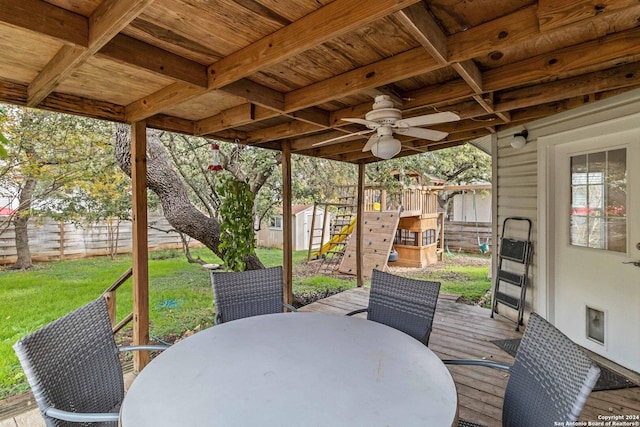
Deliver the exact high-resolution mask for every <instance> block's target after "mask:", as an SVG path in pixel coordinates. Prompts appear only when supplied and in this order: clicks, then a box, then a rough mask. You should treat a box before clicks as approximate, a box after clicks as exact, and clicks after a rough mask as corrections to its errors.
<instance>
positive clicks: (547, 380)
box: [443, 313, 600, 427]
mask: <svg viewBox="0 0 640 427" xmlns="http://www.w3.org/2000/svg"><path fill="white" fill-rule="evenodd" d="M443 362H444V363H445V364H449V365H476V366H487V367H491V368H497V369H502V370H505V371H508V372H509V380H508V381H507V387H506V389H505V393H504V401H503V404H502V425H503V426H509V427H511V426H518V427H521V426H553V425H558V424H559V423H562V425H569V422H575V421H576V420H577V419H578V416H579V415H580V412H581V411H582V408H583V407H584V404H585V402H586V400H587V398H588V397H589V394H590V393H591V390H592V389H593V386H594V385H595V384H596V381H597V380H598V377H599V376H600V368H599V367H598V365H596V364H595V363H594V362H593V361H592V360H591V359H590V358H589V357H588V356H587V355H586V354H585V353H584V351H583V350H582V349H581V348H580V347H578V345H576V344H575V343H574V342H572V341H571V340H570V339H569V338H568V337H567V336H566V335H564V334H563V333H562V332H560V331H559V330H558V329H556V328H555V327H554V326H553V325H552V324H551V323H549V322H547V321H546V320H545V319H543V318H542V317H541V316H540V315H538V314H536V313H532V314H531V316H530V317H529V322H528V324H527V328H526V330H525V332H524V335H523V337H522V341H521V343H520V346H519V347H518V352H517V353H516V357H515V361H514V364H513V365H512V366H507V365H503V364H499V363H496V362H491V361H487V360H443ZM458 425H459V426H461V427H479V426H480V424H474V423H472V422H469V421H462V420H461V421H459V424H458Z"/></svg>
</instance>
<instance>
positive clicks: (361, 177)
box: [356, 162, 367, 288]
mask: <svg viewBox="0 0 640 427" xmlns="http://www.w3.org/2000/svg"><path fill="white" fill-rule="evenodd" d="M366 167H367V165H366V164H365V163H364V162H360V163H358V204H357V207H356V210H357V218H358V219H357V220H356V277H357V283H358V287H359V288H361V287H362V286H363V285H364V272H363V271H362V265H363V263H364V260H363V259H362V239H363V238H364V232H363V230H364V221H363V219H364V181H365V179H366V176H365V168H366Z"/></svg>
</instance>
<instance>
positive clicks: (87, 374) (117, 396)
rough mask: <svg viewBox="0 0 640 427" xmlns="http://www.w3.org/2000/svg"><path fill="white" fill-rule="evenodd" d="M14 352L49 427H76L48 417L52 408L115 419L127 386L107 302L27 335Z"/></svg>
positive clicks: (104, 424)
mask: <svg viewBox="0 0 640 427" xmlns="http://www.w3.org/2000/svg"><path fill="white" fill-rule="evenodd" d="M13 348H14V350H15V352H16V354H17V355H18V359H19V360H20V363H21V364H22V367H23V369H24V371H25V374H26V376H27V380H28V381H29V385H30V386H31V390H32V391H33V394H34V397H35V399H36V402H37V403H38V407H39V408H40V411H41V412H42V414H43V417H44V419H45V421H46V425H47V426H77V425H78V424H77V423H73V422H68V421H62V420H59V419H56V418H53V417H50V416H48V415H47V414H46V412H47V410H48V409H51V408H55V409H61V410H65V411H70V412H81V413H114V414H115V416H116V417H117V414H118V411H119V408H120V404H121V403H122V399H123V397H124V381H123V376H122V367H121V365H120V360H119V359H118V353H119V351H118V348H117V346H116V343H115V340H114V338H113V333H112V331H111V322H110V320H109V314H108V311H107V304H106V302H105V300H104V298H102V297H100V298H98V299H97V300H95V301H93V302H91V303H89V304H87V305H85V306H83V307H80V308H79V309H77V310H75V311H73V312H71V313H69V314H67V315H66V316H64V317H62V318H60V319H58V320H55V321H54V322H52V323H50V324H48V325H46V326H44V327H42V328H41V329H38V330H37V331H35V332H33V333H31V334H29V335H27V336H26V337H24V338H22V339H21V340H20V341H18V342H17V343H16V344H15V345H14V346H13ZM116 419H117V418H116ZM84 425H91V426H114V427H115V426H117V425H118V423H117V422H103V423H92V424H84Z"/></svg>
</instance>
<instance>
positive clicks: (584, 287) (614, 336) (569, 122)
mask: <svg viewBox="0 0 640 427" xmlns="http://www.w3.org/2000/svg"><path fill="white" fill-rule="evenodd" d="M524 127H526V129H527V130H528V131H529V137H528V139H527V140H528V143H527V145H526V146H525V148H523V149H521V150H515V149H513V148H512V147H510V141H511V138H512V136H513V134H514V133H516V132H519V131H520V130H522V128H523V127H522V126H521V127H516V128H513V129H511V130H508V131H503V132H501V133H500V134H498V135H497V136H495V137H494V139H493V142H492V156H493V161H494V189H495V190H494V200H493V202H494V208H495V210H494V223H495V224H496V226H497V227H496V230H495V232H494V233H495V236H496V237H499V235H500V233H501V231H502V222H503V221H504V218H506V217H508V216H525V217H528V218H530V219H531V220H532V221H533V224H534V228H533V245H534V256H533V265H532V268H531V269H530V282H529V288H528V291H527V311H531V310H534V311H536V312H539V313H540V314H542V315H543V316H544V317H546V318H548V319H549V320H550V321H551V322H552V323H561V322H560V319H558V318H556V317H557V313H560V314H562V310H561V307H560V306H559V305H558V304H559V302H558V299H557V298H558V297H557V296H556V295H555V294H554V292H556V290H555V288H554V286H557V285H554V279H555V273H554V271H555V269H559V268H561V267H560V265H556V262H555V256H554V253H555V250H556V249H555V244H554V242H555V240H556V239H557V238H558V236H557V235H556V234H555V233H556V225H555V224H554V223H553V221H552V220H553V215H552V214H553V212H555V211H554V207H553V206H550V205H551V204H552V202H551V201H549V194H554V192H556V191H559V189H556V188H554V185H555V180H554V178H553V176H554V175H555V172H556V170H557V168H558V166H556V165H555V164H554V161H555V157H554V156H555V155H556V154H555V150H556V147H560V146H561V145H564V144H565V143H570V142H572V141H583V140H586V139H589V140H591V141H592V143H593V141H595V142H596V143H597V141H600V140H609V141H611V140H612V139H616V138H617V135H620V132H624V133H626V134H627V135H628V134H629V133H630V134H631V135H632V140H633V142H632V143H631V144H635V143H637V144H640V90H635V91H632V92H628V93H626V94H622V95H619V96H615V97H612V98H609V99H605V100H601V101H598V102H594V103H592V104H588V105H585V106H582V107H579V108H576V109H574V110H569V111H566V112H563V113H560V114H557V115H556V116H552V117H548V118H545V119H542V120H538V121H535V122H531V123H527V124H525V126H524ZM627 140H628V139H627ZM632 146H633V145H632ZM627 167H628V168H630V169H631V168H638V167H640V166H639V165H638V164H628V165H627ZM629 191H630V193H629V194H633V195H632V196H631V197H637V193H638V192H637V189H636V188H635V187H633V186H630V188H629ZM632 192H633V193H632ZM628 227H630V229H632V230H637V229H638V224H630V223H629V224H628ZM635 233H636V235H637V231H635ZM633 238H634V237H632V239H633ZM494 241H495V242H498V239H497V238H496V239H494ZM629 243H630V244H629V248H630V250H629V253H628V254H627V255H626V257H627V258H628V259H626V261H637V260H638V259H639V258H640V253H639V251H638V250H636V249H635V244H636V241H635V240H634V241H632V242H629ZM493 253H497V248H496V247H494V248H493ZM605 257H607V255H605ZM618 258H619V257H618ZM496 263H497V261H496V260H494V268H495V265H496ZM613 264H615V265H613ZM562 268H565V271H566V267H564V266H562ZM622 268H625V274H626V276H625V277H627V278H628V277H631V279H627V280H624V281H622V283H621V282H620V281H616V279H614V278H613V276H614V275H615V274H619V270H620V269H622ZM626 268H630V270H629V269H626ZM636 270H638V269H635V268H632V267H628V266H622V265H621V263H620V261H616V262H615V263H612V265H611V267H609V269H608V270H607V271H604V272H603V273H604V274H605V275H611V279H609V278H607V279H606V280H603V281H602V282H596V283H585V284H579V285H573V286H575V287H574V288H572V289H573V291H571V294H570V295H572V297H571V298H573V297H575V302H574V303H571V304H567V306H572V307H573V308H574V310H573V311H574V312H575V316H577V317H576V319H575V320H571V322H572V323H571V322H570V323H567V322H566V320H567V318H566V316H569V315H568V314H566V315H565V314H562V316H563V317H564V318H563V319H562V320H563V321H564V322H565V326H564V327H561V329H562V330H563V332H564V333H566V334H567V335H568V336H569V337H570V338H571V339H572V340H574V341H575V342H577V343H578V344H580V345H583V346H585V347H586V348H588V349H590V350H592V351H595V352H596V353H599V354H601V355H603V356H604V357H607V358H609V359H611V360H613V361H615V362H618V363H620V364H621V365H623V366H625V367H627V368H629V369H631V370H635V371H640V368H639V367H640V364H639V360H640V359H638V357H637V355H638V354H640V332H638V328H637V325H638V324H640V314H639V313H640V311H639V310H638V306H640V274H633V273H640V271H636ZM629 272H631V275H629ZM587 281H588V280H587ZM613 289H615V291H612V290H613ZM566 291H567V289H566V285H565V292H566ZM565 299H566V294H565ZM585 300H587V301H588V300H591V301H597V302H596V307H597V306H600V307H604V308H605V309H607V310H609V314H608V316H609V319H608V320H607V323H608V325H607V328H608V334H609V335H608V336H609V338H610V344H609V345H606V346H599V345H597V344H594V343H593V342H592V340H588V339H587V338H586V334H585V330H586V327H585V321H584V311H585V310H584V307H582V305H583V304H584V301H585ZM565 304H566V303H565ZM556 305H558V307H556ZM562 307H564V306H562ZM597 308H598V307H597ZM501 311H502V312H506V313H508V314H509V315H510V317H513V312H512V311H511V310H509V309H508V308H505V307H502V306H501ZM525 319H526V316H525ZM559 327H560V326H559Z"/></svg>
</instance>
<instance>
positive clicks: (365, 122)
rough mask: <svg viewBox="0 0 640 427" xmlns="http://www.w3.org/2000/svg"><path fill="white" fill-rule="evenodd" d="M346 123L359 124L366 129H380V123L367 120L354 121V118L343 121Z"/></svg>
mask: <svg viewBox="0 0 640 427" xmlns="http://www.w3.org/2000/svg"><path fill="white" fill-rule="evenodd" d="M342 120H344V121H345V122H350V123H358V124H359V125H364V126H366V127H368V128H369V129H377V128H379V127H380V123H378V122H372V121H371V120H365V119H354V118H346V119H342Z"/></svg>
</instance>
